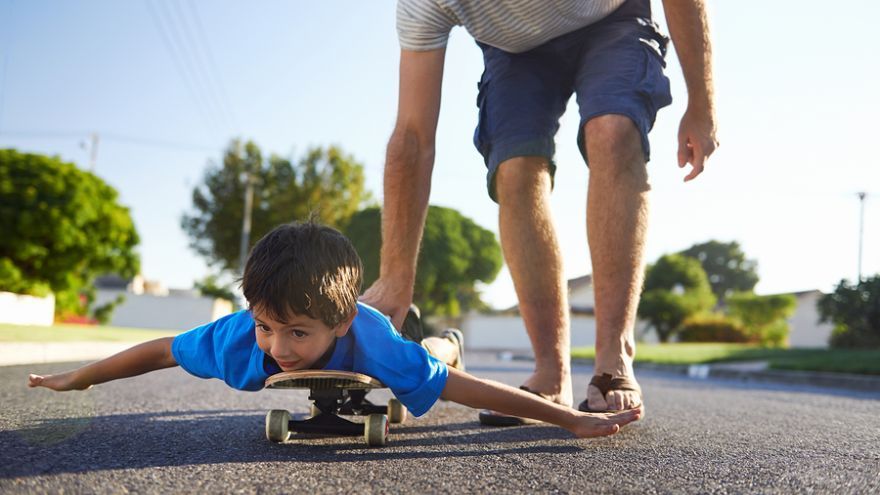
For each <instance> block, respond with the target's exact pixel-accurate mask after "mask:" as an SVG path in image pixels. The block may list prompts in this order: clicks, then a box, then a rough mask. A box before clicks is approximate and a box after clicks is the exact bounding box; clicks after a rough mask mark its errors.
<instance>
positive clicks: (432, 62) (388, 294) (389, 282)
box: [361, 48, 446, 329]
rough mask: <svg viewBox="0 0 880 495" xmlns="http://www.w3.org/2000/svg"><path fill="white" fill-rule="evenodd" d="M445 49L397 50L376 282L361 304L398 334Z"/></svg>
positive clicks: (421, 216) (418, 234)
mask: <svg viewBox="0 0 880 495" xmlns="http://www.w3.org/2000/svg"><path fill="white" fill-rule="evenodd" d="M445 55H446V49H445V48H443V49H439V50H430V51H423V52H418V51H411V50H401V53H400V89H399V101H398V108H397V123H396V124H395V127H394V132H393V133H392V135H391V139H390V140H389V141H388V150H387V153H386V158H385V179H384V204H383V208H382V251H381V261H380V263H381V265H380V269H379V279H378V280H376V282H375V283H373V285H372V286H370V288H369V289H367V291H366V292H364V295H363V296H362V297H361V300H362V301H364V302H365V303H367V304H370V305H371V306H374V307H376V309H378V310H380V311H381V312H382V313H384V314H387V315H390V316H391V321H392V323H394V326H395V327H397V328H398V329H399V328H400V327H401V326H402V325H403V320H404V318H405V317H406V312H407V310H408V309H409V306H410V304H411V303H412V295H413V284H414V283H415V278H416V262H417V261H418V253H419V243H420V241H421V239H422V232H423V230H424V226H425V217H426V215H427V212H428V198H429V196H430V194H431V172H432V170H433V168H434V141H435V135H436V132H437V118H438V116H439V114H440V87H441V84H442V81H443V59H444V57H445Z"/></svg>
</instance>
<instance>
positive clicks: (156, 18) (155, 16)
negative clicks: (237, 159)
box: [145, 0, 217, 134]
mask: <svg viewBox="0 0 880 495" xmlns="http://www.w3.org/2000/svg"><path fill="white" fill-rule="evenodd" d="M145 1H146V4H147V8H148V10H149V11H150V17H151V18H152V20H153V24H154V25H155V26H156V30H157V31H159V35H160V38H161V39H162V43H163V44H164V45H165V49H166V50H167V51H168V54H169V55H170V56H171V61H172V63H173V65H174V68H175V70H176V71H177V74H178V76H179V77H180V78H181V79H182V80H183V83H184V85H185V86H186V88H187V91H188V92H189V95H190V98H191V100H192V102H193V104H194V105H195V107H196V110H197V111H198V112H199V113H200V114H201V117H202V119H203V120H204V122H205V124H206V126H207V127H208V128H209V132H210V133H211V134H215V133H216V130H217V129H216V128H215V121H214V120H213V119H212V118H211V116H209V115H208V114H207V113H206V110H205V105H204V103H203V101H202V99H201V97H200V94H199V91H197V89H196V88H195V87H194V86H193V83H192V82H191V81H190V78H189V73H188V72H187V71H186V69H185V65H184V63H182V62H181V60H180V57H179V54H178V53H177V50H176V49H175V47H174V44H173V42H172V41H171V36H170V35H169V34H168V33H167V32H166V30H165V24H164V22H163V19H162V18H161V17H160V15H159V13H158V10H157V9H156V8H155V7H154V6H153V3H152V0H145ZM160 5H164V4H162V3H161V2H160Z"/></svg>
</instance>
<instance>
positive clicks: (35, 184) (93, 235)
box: [0, 149, 140, 314]
mask: <svg viewBox="0 0 880 495" xmlns="http://www.w3.org/2000/svg"><path fill="white" fill-rule="evenodd" d="M118 196H119V195H118V193H117V192H116V190H115V189H114V188H113V187H111V186H109V185H108V184H107V183H105V182H104V181H103V180H101V179H100V178H99V177H97V176H96V175H94V174H92V173H89V172H85V171H83V170H80V169H78V168H77V167H76V165H74V164H73V163H66V162H62V161H61V160H60V159H59V158H57V157H48V156H44V155H38V154H30V153H19V152H18V151H16V150H13V149H4V150H0V232H2V233H3V235H2V236H0V290H5V291H10V292H16V293H22V294H31V295H38V296H42V295H46V294H47V293H49V292H53V293H55V298H56V313H63V312H73V313H76V314H83V313H84V312H85V310H86V309H87V308H86V307H85V305H83V304H82V303H81V297H80V296H81V295H83V294H85V295H86V296H87V299H90V298H91V297H90V296H91V294H92V293H93V289H92V285H91V284H92V281H93V280H94V278H95V277H96V276H98V275H101V274H104V273H116V274H119V275H120V276H123V277H132V276H134V275H135V274H137V272H138V271H139V269H140V260H139V258H138V255H137V253H136V252H135V246H137V244H138V242H139V238H138V234H137V231H136V230H135V226H134V222H133V221H132V219H131V215H130V214H129V210H128V208H126V207H124V206H122V205H120V204H119V202H118Z"/></svg>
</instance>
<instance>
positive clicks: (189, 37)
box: [172, 1, 235, 128]
mask: <svg viewBox="0 0 880 495" xmlns="http://www.w3.org/2000/svg"><path fill="white" fill-rule="evenodd" d="M172 5H174V7H175V9H176V11H177V17H178V20H179V21H180V26H181V27H182V31H183V35H184V37H185V39H186V43H185V44H184V45H185V46H186V45H188V46H189V48H190V50H191V52H192V58H193V59H194V60H195V62H196V63H195V65H193V72H194V73H196V74H199V75H200V76H201V78H202V79H203V81H204V82H205V88H207V90H208V91H207V92H206V94H207V96H208V98H209V99H210V100H211V101H212V102H213V104H214V105H215V106H216V108H217V109H218V111H219V114H220V115H221V116H222V118H223V121H224V122H225V124H226V126H227V127H228V128H233V127H235V125H234V123H233V122H232V118H231V117H230V113H229V112H228V111H227V103H228V102H226V101H223V100H222V98H221V97H220V92H219V90H218V89H217V86H218V85H219V83H218V82H217V76H216V74H215V73H212V72H211V71H209V70H208V63H207V62H206V61H205V58H206V57H205V56H204V53H203V51H204V48H203V46H204V43H202V42H201V40H199V39H197V38H196V37H195V36H194V35H193V30H192V29H191V27H190V23H189V21H187V16H186V13H185V12H184V11H183V8H182V7H181V6H180V2H177V1H176V2H172Z"/></svg>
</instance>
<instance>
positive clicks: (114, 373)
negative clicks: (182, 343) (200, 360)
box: [28, 337, 177, 392]
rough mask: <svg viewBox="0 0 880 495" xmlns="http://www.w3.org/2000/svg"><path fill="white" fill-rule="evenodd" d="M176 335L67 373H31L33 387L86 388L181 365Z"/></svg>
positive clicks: (29, 382)
mask: <svg viewBox="0 0 880 495" xmlns="http://www.w3.org/2000/svg"><path fill="white" fill-rule="evenodd" d="M173 340H174V338H173V337H166V338H162V339H156V340H151V341H149V342H144V343H143V344H139V345H136V346H134V347H132V348H130V349H126V350H124V351H122V352H120V353H118V354H114V355H113V356H110V357H108V358H107V359H102V360H101V361H97V362H94V363H92V364H88V365H86V366H83V367H82V368H78V369H76V370H73V371H68V372H66V373H60V374H57V375H46V376H40V375H29V376H28V386H29V387H46V388H50V389H52V390H57V391H59V392H60V391H65V390H85V389H87V388H89V387H91V386H92V385H97V384H99V383H104V382H109V381H111V380H117V379H119V378H127V377H130V376H136V375H142V374H144V373H148V372H150V371H155V370H159V369H163V368H170V367H172V366H177V361H176V360H175V359H174V356H173V355H172V354H171V342H172V341H173Z"/></svg>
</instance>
